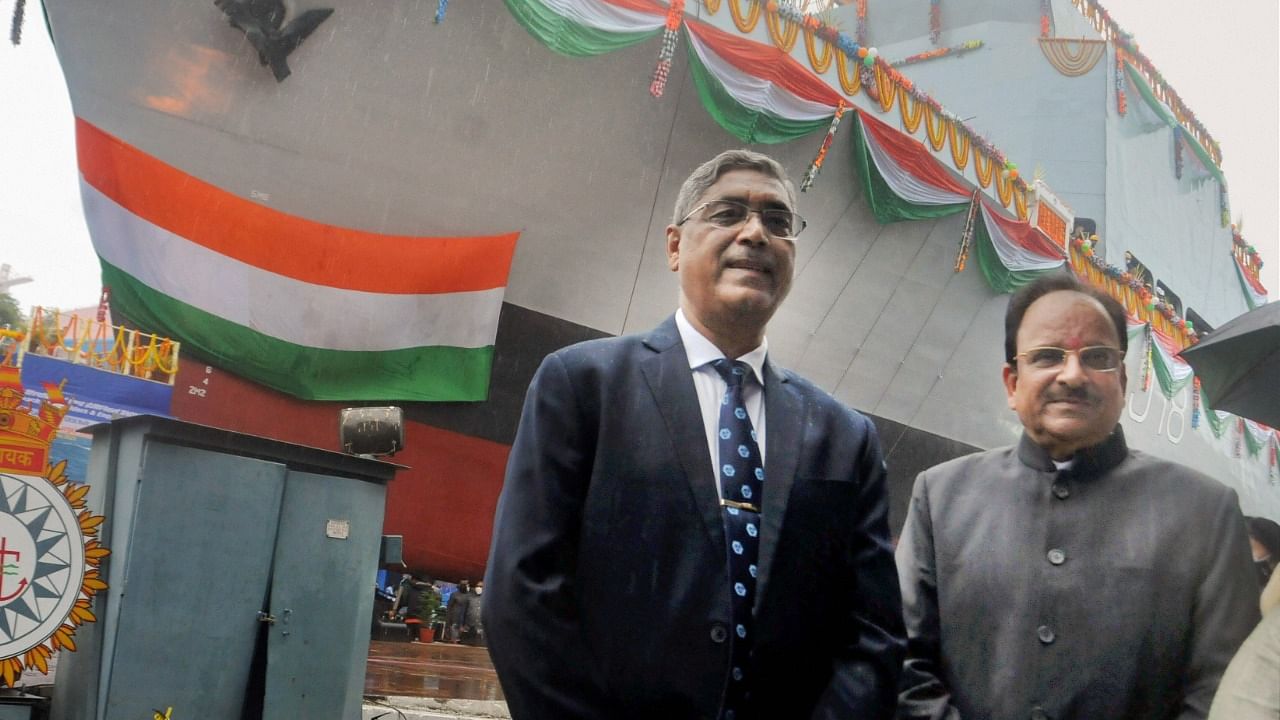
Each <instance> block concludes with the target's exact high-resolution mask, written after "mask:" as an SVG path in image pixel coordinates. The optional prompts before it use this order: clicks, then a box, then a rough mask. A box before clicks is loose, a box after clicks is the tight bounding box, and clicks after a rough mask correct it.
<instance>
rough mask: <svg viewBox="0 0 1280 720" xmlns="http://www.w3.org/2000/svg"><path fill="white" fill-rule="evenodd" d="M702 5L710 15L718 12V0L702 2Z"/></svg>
mask: <svg viewBox="0 0 1280 720" xmlns="http://www.w3.org/2000/svg"><path fill="white" fill-rule="evenodd" d="M702 4H703V5H704V6H705V7H706V8H707V12H708V13H710V14H712V15H715V14H716V13H718V12H720V0H702Z"/></svg>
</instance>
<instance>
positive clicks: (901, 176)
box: [862, 132, 970, 205]
mask: <svg viewBox="0 0 1280 720" xmlns="http://www.w3.org/2000/svg"><path fill="white" fill-rule="evenodd" d="M862 135H863V137H864V138H866V141H867V150H869V151H870V152H871V159H872V161H874V162H875V164H876V169H877V170H879V171H880V177H882V178H884V181H885V183H887V184H888V185H889V189H890V190H892V191H893V192H894V194H896V195H897V196H898V197H900V198H902V199H903V200H906V201H907V202H910V203H914V204H916V205H955V204H957V203H966V202H969V200H970V198H969V196H968V195H962V194H960V193H955V192H952V191H950V190H947V189H944V188H940V187H937V186H936V185H932V184H929V183H926V182H924V181H922V180H920V179H918V178H916V177H915V176H914V175H912V174H911V173H909V172H907V170H906V168H904V167H902V165H900V164H898V162H897V161H896V160H894V159H893V156H892V155H891V154H890V153H889V151H888V150H886V149H885V148H884V147H882V146H881V145H880V143H878V142H876V138H875V135H874V134H872V133H870V132H864V133H862Z"/></svg>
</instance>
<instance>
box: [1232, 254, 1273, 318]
mask: <svg viewBox="0 0 1280 720" xmlns="http://www.w3.org/2000/svg"><path fill="white" fill-rule="evenodd" d="M1231 259H1232V264H1233V265H1235V268H1236V279H1237V280H1239V281H1240V292H1242V293H1244V301H1245V303H1247V304H1248V305H1249V309H1250V310H1256V309H1257V308H1260V307H1262V306H1263V305H1266V304H1267V289H1266V288H1265V287H1263V286H1262V283H1261V282H1259V281H1258V278H1256V277H1254V275H1253V273H1251V272H1249V271H1248V270H1246V269H1245V267H1244V265H1243V264H1242V263H1241V262H1240V258H1238V257H1236V256H1235V253H1232V254H1231Z"/></svg>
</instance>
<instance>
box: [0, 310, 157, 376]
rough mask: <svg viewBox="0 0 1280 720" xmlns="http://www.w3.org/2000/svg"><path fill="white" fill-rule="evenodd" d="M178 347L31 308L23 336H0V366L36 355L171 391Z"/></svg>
mask: <svg viewBox="0 0 1280 720" xmlns="http://www.w3.org/2000/svg"><path fill="white" fill-rule="evenodd" d="M179 349H180V343H178V342H177V341H176V340H171V339H169V338H166V337H162V336H159V335H153V334H150V333H145V332H141V331H139V330H135V329H132V328H127V327H124V326H122V325H111V324H109V323H107V322H105V321H102V320H96V319H93V318H88V317H84V316H82V315H76V314H73V313H64V312H62V311H60V310H57V309H53V308H43V307H36V308H35V309H34V310H33V311H32V313H31V321H30V322H29V323H28V324H27V327H26V329H25V330H12V329H11V330H4V331H3V332H2V333H0V361H2V362H3V364H4V365H8V366H12V367H20V366H21V365H22V358H23V356H24V355H26V354H31V355H41V356H44V357H50V358H54V359H58V360H63V361H65V362H69V363H72V364H75V365H85V366H88V367H93V368H97V369H99V370H105V371H107V372H112V373H116V374H118V375H127V376H129V377H135V378H141V379H143V380H150V381H152V382H159V383H163V384H166V385H173V382H174V378H175V377H176V376H177V374H178V353H179Z"/></svg>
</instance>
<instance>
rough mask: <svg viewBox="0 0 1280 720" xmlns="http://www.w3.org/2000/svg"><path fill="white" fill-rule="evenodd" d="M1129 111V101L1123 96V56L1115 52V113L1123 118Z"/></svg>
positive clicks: (1117, 51) (1119, 52)
mask: <svg viewBox="0 0 1280 720" xmlns="http://www.w3.org/2000/svg"><path fill="white" fill-rule="evenodd" d="M1128 111H1129V101H1128V98H1126V97H1125V94H1124V55H1123V53H1122V52H1121V51H1120V50H1119V49H1117V50H1116V112H1117V113H1119V114H1120V116H1121V117H1124V115H1125V113H1126V112H1128Z"/></svg>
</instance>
